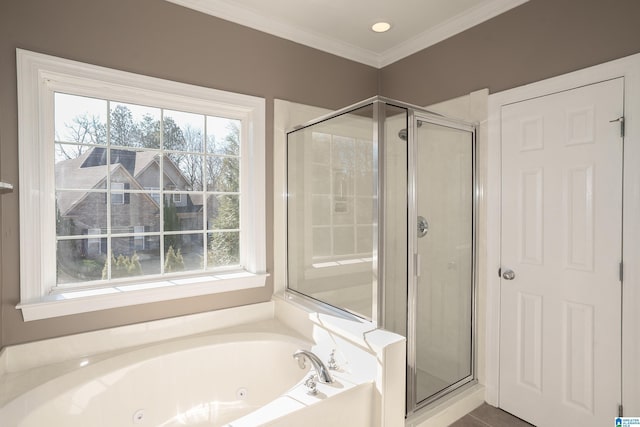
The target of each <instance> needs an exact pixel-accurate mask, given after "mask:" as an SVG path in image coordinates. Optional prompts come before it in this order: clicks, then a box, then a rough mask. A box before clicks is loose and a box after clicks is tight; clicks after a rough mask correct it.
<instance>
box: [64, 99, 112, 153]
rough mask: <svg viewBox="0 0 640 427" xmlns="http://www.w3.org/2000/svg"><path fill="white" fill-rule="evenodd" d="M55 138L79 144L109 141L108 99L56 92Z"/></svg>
mask: <svg viewBox="0 0 640 427" xmlns="http://www.w3.org/2000/svg"><path fill="white" fill-rule="evenodd" d="M54 99H55V100H54V103H55V107H54V108H55V113H54V115H55V140H56V141H60V142H77V143H79V144H106V143H107V101H106V100H103V99H95V98H87V97H84V96H76V95H67V94H65V93H56V94H55V95H54Z"/></svg>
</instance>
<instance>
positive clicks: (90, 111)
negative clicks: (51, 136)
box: [55, 92, 230, 141]
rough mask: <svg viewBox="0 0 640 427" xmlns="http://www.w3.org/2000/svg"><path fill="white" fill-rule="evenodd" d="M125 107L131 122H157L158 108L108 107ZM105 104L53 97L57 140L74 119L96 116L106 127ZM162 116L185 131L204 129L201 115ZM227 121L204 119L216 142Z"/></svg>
mask: <svg viewBox="0 0 640 427" xmlns="http://www.w3.org/2000/svg"><path fill="white" fill-rule="evenodd" d="M119 104H120V105H126V106H127V108H129V110H130V111H131V113H132V115H133V120H134V121H135V122H138V121H140V120H142V118H143V117H144V115H145V114H149V115H151V116H152V117H153V118H154V119H156V120H160V109H159V108H154V107H146V106H142V105H135V104H125V103H119V102H111V103H110V108H111V109H114V108H115V107H116V106H117V105H119ZM107 108H108V103H107V101H106V100H103V99H96V98H89V97H84V96H76V95H68V94H64V93H57V92H56V94H55V133H56V139H57V140H63V141H64V140H68V138H65V136H66V134H67V132H68V130H67V126H66V125H67V124H71V123H73V118H74V117H77V116H81V115H84V114H86V115H87V116H95V117H98V118H99V119H100V122H101V123H103V124H104V125H105V126H106V122H107ZM164 114H165V117H172V118H173V119H174V120H175V122H176V123H177V124H178V125H179V126H180V127H181V128H182V129H184V128H185V127H187V126H188V125H189V126H191V127H192V128H194V129H201V130H204V122H205V116H204V115H203V114H194V113H187V112H182V111H173V110H165V112H164ZM229 120H230V119H226V118H221V117H213V116H207V133H208V134H209V135H211V134H212V132H213V135H215V137H216V139H217V140H219V139H224V137H225V136H226V135H227V134H228V133H229V131H228V129H227V124H228V122H229Z"/></svg>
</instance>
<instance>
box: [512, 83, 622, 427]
mask: <svg viewBox="0 0 640 427" xmlns="http://www.w3.org/2000/svg"><path fill="white" fill-rule="evenodd" d="M622 115H623V79H622V78H619V79H614V80H609V81H605V82H601V83H597V84H593V85H589V86H585V87H580V88H576V89H573V90H569V91H565V92H559V93H555V94H551V95H548V96H544V97H540V98H534V99H530V100H526V101H522V102H517V103H514V104H510V105H505V106H503V107H502V125H501V138H502V236H501V244H502V247H501V251H502V254H501V265H502V268H501V274H502V280H501V303H500V307H501V309H500V310H501V313H500V316H501V318H500V407H501V408H503V409H504V410H506V411H508V412H511V413H513V414H515V415H517V416H519V417H521V418H523V419H525V420H527V421H529V422H530V423H533V424H535V425H537V426H539V427H545V426H562V425H580V426H594V427H596V426H598V427H600V426H607V425H612V423H613V419H614V417H615V416H616V415H617V408H618V404H619V403H620V402H621V396H620V388H621V365H620V357H621V326H620V324H621V313H620V308H621V282H620V263H621V261H622V237H621V236H622V147H623V144H622V137H621V133H620V123H619V122H615V121H614V122H611V121H612V120H616V119H618V118H620V117H621V116H622Z"/></svg>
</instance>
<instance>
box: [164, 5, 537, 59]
mask: <svg viewBox="0 0 640 427" xmlns="http://www.w3.org/2000/svg"><path fill="white" fill-rule="evenodd" d="M166 1H168V2H171V3H174V4H177V5H180V6H184V7H187V8H189V9H193V10H197V11H199V12H202V13H206V14H208V15H212V16H216V17H218V18H221V19H224V20H227V21H231V22H235V23H236V24H240V25H243V26H246V27H250V28H253V29H255V30H259V31H263V32H265V33H269V34H272V35H274V36H277V37H281V38H284V39H287V40H290V41H293V42H296V43H300V44H303V45H306V46H309V47H312V48H314V49H318V50H321V51H324V52H327V53H330V54H333V55H337V56H341V57H343V58H346V59H349V60H352V61H356V62H360V63H362V64H365V65H369V66H371V67H375V68H382V67H386V66H387V65H390V64H392V63H394V62H396V61H399V60H400V59H403V58H405V57H407V56H409V55H412V54H414V53H416V52H418V51H420V50H422V49H426V48H428V47H429V46H432V45H434V44H436V43H439V42H441V41H443V40H445V39H447V38H449V37H451V36H453V35H455V34H458V33H460V32H462V31H465V30H467V29H469V28H471V27H473V26H475V25H478V24H480V23H482V22H484V21H486V20H488V19H491V18H493V17H495V16H497V15H499V14H501V13H503V12H506V11H507V10H509V9H512V8H514V7H517V6H520V5H521V4H523V3H526V2H527V1H529V0H492V1H490V2H488V3H485V4H482V5H480V6H478V7H475V8H473V9H470V10H469V11H467V12H464V13H462V14H459V15H457V16H455V17H453V18H451V19H449V20H447V21H445V22H443V23H442V24H440V25H437V26H436V27H434V28H432V29H430V30H427V31H425V32H423V33H421V34H419V35H418V36H416V37H413V38H411V39H409V40H407V41H406V42H403V43H400V44H399V45H397V46H395V47H393V48H391V49H389V50H387V51H386V52H383V53H382V54H380V53H376V52H373V51H371V50H368V49H363V48H360V47H357V46H354V45H352V44H349V43H346V42H343V41H341V40H337V39H333V38H330V37H327V36H325V35H322V34H318V33H315V32H312V31H309V30H307V29H304V28H300V27H297V26H295V25H291V24H289V23H286V22H283V21H280V20H277V19H271V18H266V17H265V16H263V15H260V14H259V13H257V12H256V11H254V10H252V9H250V8H246V7H242V6H239V5H237V4H233V3H230V2H228V1H225V0H166Z"/></svg>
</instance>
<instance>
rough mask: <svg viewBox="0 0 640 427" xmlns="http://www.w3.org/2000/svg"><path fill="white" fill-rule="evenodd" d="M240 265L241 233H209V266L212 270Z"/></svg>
mask: <svg viewBox="0 0 640 427" xmlns="http://www.w3.org/2000/svg"><path fill="white" fill-rule="evenodd" d="M239 263H240V233H239V232H237V231H229V232H218V233H209V236H208V242H207V265H208V266H209V267H210V268H213V267H222V266H228V265H238V264H239Z"/></svg>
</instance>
